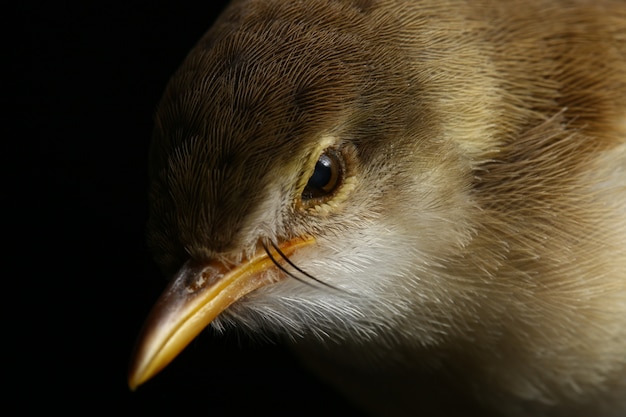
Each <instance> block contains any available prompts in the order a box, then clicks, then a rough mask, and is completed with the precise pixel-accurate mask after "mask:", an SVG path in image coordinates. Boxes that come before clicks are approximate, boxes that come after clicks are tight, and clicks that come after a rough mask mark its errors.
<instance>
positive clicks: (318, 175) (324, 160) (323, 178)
mask: <svg viewBox="0 0 626 417" xmlns="http://www.w3.org/2000/svg"><path fill="white" fill-rule="evenodd" d="M332 163H333V161H332V160H331V159H330V158H329V157H328V155H322V156H320V159H319V160H318V161H317V164H315V170H314V171H313V175H311V178H309V182H308V183H307V185H306V186H307V188H309V189H310V190H311V191H313V192H315V191H317V192H324V191H325V190H324V188H325V187H326V186H328V183H329V182H330V180H331V178H332V177H333V169H332Z"/></svg>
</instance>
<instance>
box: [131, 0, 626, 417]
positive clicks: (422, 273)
mask: <svg viewBox="0 0 626 417" xmlns="http://www.w3.org/2000/svg"><path fill="white" fill-rule="evenodd" d="M150 158H151V160H150V161H151V177H152V188H151V216H150V223H149V242H150V244H151V246H152V248H153V250H154V253H155V256H156V259H157V261H158V262H159V263H160V264H161V265H162V267H163V269H164V271H166V273H167V274H173V273H174V272H175V271H176V270H179V271H180V272H178V273H177V275H175V279H174V282H173V284H171V286H170V288H169V289H168V290H167V291H166V293H165V294H164V296H163V297H162V299H161V301H160V302H159V304H158V306H157V307H156V308H155V311H154V312H153V314H152V317H151V318H150V319H149V322H148V324H147V327H146V330H145V335H144V337H143V340H142V342H141V343H140V344H139V345H138V353H137V355H138V356H137V359H136V362H135V365H134V367H133V369H132V370H131V385H132V386H136V385H138V384H140V383H142V382H143V381H145V380H146V379H147V378H149V377H150V376H152V375H153V374H154V373H156V372H158V370H159V369H161V368H162V367H163V366H165V365H166V364H167V362H169V361H170V360H171V359H172V358H173V356H175V354H176V353H177V352H178V351H179V350H180V349H182V348H183V347H184V345H185V344H186V343H187V342H188V341H189V340H190V339H191V338H193V337H194V335H195V334H197V333H198V332H199V331H201V329H202V328H203V327H204V326H206V325H208V324H209V322H212V325H213V326H215V327H216V328H218V329H226V328H227V327H229V326H236V327H239V328H243V329H246V330H247V331H249V332H250V333H251V334H255V333H257V334H258V333H262V334H264V335H265V334H273V335H277V336H278V337H284V339H285V340H286V341H287V342H288V343H291V344H292V345H293V346H294V349H295V350H296V351H297V352H298V353H299V354H300V355H301V356H302V358H303V360H304V361H305V362H306V363H308V364H309V365H310V366H311V367H312V369H314V370H315V371H317V372H319V373H320V374H321V375H323V376H324V377H325V378H326V379H327V380H328V381H329V382H330V383H332V384H334V385H336V386H337V387H338V388H339V389H340V390H342V391H343V392H345V393H346V395H348V396H349V397H350V398H352V399H353V400H354V401H355V402H356V403H358V404H360V405H361V406H362V407H363V408H365V409H367V410H369V411H371V412H372V413H374V414H376V413H378V414H379V415H383V416H392V415H408V416H415V415H421V414H420V413H424V414H423V415H428V416H435V415H442V416H448V415H449V416H453V415H454V416H456V415H459V416H461V415H462V416H465V415H470V414H471V413H476V415H480V416H489V415H494V416H520V417H521V416H568V417H569V416H603V417H609V416H610V417H619V416H624V415H626V2H623V1H591V0H590V1H582V0H580V1H576V0H571V1H566V0H558V1H541V0H532V1H526V2H518V1H495V0H492V1H471V2H469V1H467V2H466V1H434V0H424V1H409V0H406V1H384V0H381V1H376V0H353V1H347V0H346V1H339V0H336V1H330V0H329V1H321V0H309V1H281V0H240V1H234V2H233V3H232V4H231V6H230V7H229V8H227V9H226V11H225V12H224V13H223V14H222V16H221V17H220V18H219V19H218V21H217V22H216V23H215V25H214V26H213V27H212V28H211V30H210V31H209V32H208V33H207V34H206V35H205V37H204V38H203V39H202V40H201V41H200V42H199V43H198V45H197V46H196V47H195V48H194V49H193V50H192V52H191V53H190V54H189V56H188V57H187V59H186V60H185V62H184V63H183V65H182V67H181V68H180V69H179V70H178V72H177V73H176V74H175V75H174V76H173V78H172V80H171V81H170V84H169V86H168V87H167V90H166V92H165V94H164V97H163V99H162V102H161V104H160V107H159V110H158V114H157V118H156V128H155V132H154V140H153V146H152V149H151V152H150ZM273 246H275V248H273ZM279 250H282V252H284V256H283V255H281V254H280V253H279ZM286 258H289V260H290V261H291V262H293V264H289V263H288V261H287V259H286ZM279 265H280V266H279ZM181 268H182V269H181ZM190 306H191V307H190ZM172 323H173V324H172ZM181 329H182V330H181ZM168 343H171V345H172V346H173V347H171V348H170V347H168ZM164 352H165V353H164Z"/></svg>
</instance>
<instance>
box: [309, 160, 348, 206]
mask: <svg viewBox="0 0 626 417" xmlns="http://www.w3.org/2000/svg"><path fill="white" fill-rule="evenodd" d="M343 176H344V162H343V158H342V156H341V155H340V154H339V153H338V152H337V151H335V150H333V149H327V150H325V151H324V152H323V153H322V154H321V155H320V157H319V159H318V160H317V163H316V164H315V169H314V170H313V174H311V177H310V178H309V180H308V182H307V184H306V186H305V187H304V191H303V192H302V200H303V201H307V200H325V199H328V198H330V197H332V195H333V194H334V193H335V192H336V191H337V189H338V188H339V186H340V185H341V183H342V182H343Z"/></svg>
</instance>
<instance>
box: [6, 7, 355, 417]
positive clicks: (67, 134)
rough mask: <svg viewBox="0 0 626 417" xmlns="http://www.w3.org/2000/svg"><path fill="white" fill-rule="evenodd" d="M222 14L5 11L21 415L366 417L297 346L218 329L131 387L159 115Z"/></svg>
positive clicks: (11, 297) (11, 269)
mask: <svg viewBox="0 0 626 417" xmlns="http://www.w3.org/2000/svg"><path fill="white" fill-rule="evenodd" d="M224 4H225V2H224V1H209V0H205V1H203V2H185V1H170V2H162V3H158V2H147V1H145V2H130V1H109V2H102V3H98V4H95V3H94V4H92V3H91V2H89V3H88V2H62V1H57V2H30V3H26V2H23V3H22V4H21V5H20V6H12V7H14V8H15V9H14V10H12V11H14V12H15V13H7V15H5V17H8V19H7V22H6V23H5V29H6V28H8V27H11V26H14V29H11V30H10V32H9V33H7V34H5V37H4V41H5V42H4V44H5V47H4V48H3V51H4V53H3V55H4V64H3V65H4V70H5V71H8V72H7V73H6V75H5V80H6V81H7V82H6V84H5V86H4V87H5V93H4V94H3V95H2V97H3V102H4V104H3V107H4V108H5V111H4V114H5V117H6V119H5V121H4V123H3V130H5V129H6V131H5V132H4V134H3V136H4V137H3V140H2V143H3V151H2V158H3V161H4V162H3V168H4V170H5V171H6V172H5V175H4V185H3V188H4V196H5V199H4V201H5V202H4V204H3V205H4V215H3V223H4V227H3V229H4V232H5V233H4V238H5V245H4V248H5V249H3V258H4V266H5V268H4V271H5V272H4V277H3V278H4V283H5V286H4V291H3V295H4V297H3V298H4V302H3V306H4V308H3V310H4V311H3V316H4V317H5V320H4V323H5V328H6V337H5V338H4V339H5V347H9V350H8V353H6V355H7V356H6V357H5V360H6V363H5V370H6V372H4V373H3V375H4V376H3V379H5V380H6V381H5V382H8V383H9V385H10V386H11V388H12V389H11V390H9V391H8V392H5V396H6V398H8V399H9V400H14V401H15V402H16V403H17V404H18V405H19V407H20V409H21V410H29V409H31V408H32V409H33V410H39V411H41V410H42V409H43V410H48V411H49V410H54V409H60V410H64V411H70V410H72V409H76V410H80V411H82V412H84V414H85V415H91V414H93V413H94V410H98V412H105V413H115V415H125V414H130V413H131V412H132V413H133V414H134V415H150V414H158V415H162V414H163V415H165V414H170V415H191V414H194V413H198V414H199V415H206V416H212V415H221V416H243V415H251V414H255V415H310V416H314V415H315V416H317V415H331V416H332V415H341V416H346V415H357V413H356V412H355V411H354V410H353V409H351V407H350V406H349V405H348V404H347V403H346V402H345V401H344V400H342V399H341V398H340V397H339V396H338V395H337V394H336V393H335V392H334V391H332V390H331V389H330V388H328V387H326V386H325V385H324V384H322V383H321V382H320V381H319V380H317V379H316V378H315V377H313V376H311V375H310V374H309V373H307V372H306V371H305V370H304V369H303V368H302V367H301V366H300V365H299V364H298V362H297V361H296V359H294V357H293V356H292V355H291V354H290V353H289V351H288V350H286V349H284V348H282V347H280V346H272V345H267V344H259V343H250V342H247V341H246V340H239V339H238V338H237V337H234V336H231V337H216V335H212V334H209V333H208V332H207V333H204V334H203V335H201V336H200V337H199V338H198V339H197V340H196V341H195V342H193V343H192V344H191V346H189V347H188V348H187V350H186V351H185V352H184V353H183V354H182V355H181V356H180V357H179V358H178V359H177V360H176V361H174V363H172V364H171V365H170V366H169V367H168V368H167V369H166V370H164V371H163V372H162V373H161V374H160V375H158V376H157V377H156V378H155V379H154V380H152V381H150V382H148V383H147V384H145V385H144V386H142V387H140V388H139V389H138V390H137V391H136V392H134V393H132V392H130V391H129V389H128V388H127V385H126V372H127V366H128V362H129V359H130V354H131V351H132V347H133V344H134V340H135V337H136V336H137V333H138V332H139V329H140V327H141V324H142V322H143V319H144V318H145V316H146V314H147V313H148V311H149V309H150V307H151V305H152V303H153V302H154V301H155V300H156V298H157V297H158V295H159V293H160V292H161V290H162V289H163V288H164V286H165V280H164V278H163V277H162V276H161V275H160V274H159V272H158V270H157V269H156V267H155V266H154V264H153V263H152V261H151V258H150V255H149V253H148V252H147V249H146V247H145V243H144V224H145V221H146V213H147V196H146V194H147V191H146V190H147V149H148V146H149V141H150V135H151V130H152V117H153V114H154V110H155V108H156V105H157V103H158V100H159V97H160V95H161V93H162V91H163V89H164V87H165V84H166V82H167V80H168V78H169V77H170V75H171V74H172V73H173V72H174V70H175V69H176V68H177V66H178V65H179V64H180V62H181V61H182V60H183V58H184V56H185V55H186V53H187V52H188V51H189V49H190V48H191V47H192V46H193V45H194V43H195V42H196V41H197V40H198V39H199V37H200V36H201V35H202V34H203V33H204V32H205V31H206V30H207V29H208V28H209V26H210V24H211V22H212V21H213V20H214V19H215V18H216V16H217V14H218V13H219V11H220V10H221V8H222V7H223V5H224ZM11 20H13V22H11ZM7 128H8V129H7ZM5 352H6V351H5ZM5 385H6V384H5Z"/></svg>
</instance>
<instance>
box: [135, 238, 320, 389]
mask: <svg viewBox="0 0 626 417" xmlns="http://www.w3.org/2000/svg"><path fill="white" fill-rule="evenodd" d="M314 242H315V240H314V239H313V238H296V239H292V240H289V241H286V242H284V243H281V244H280V245H279V249H280V251H281V252H282V253H283V254H285V255H286V256H290V255H292V254H293V253H294V252H295V251H297V250H298V249H300V248H302V247H305V246H309V245H311V244H313V243H314ZM274 258H275V259H278V260H280V259H281V258H280V257H279V256H278V254H276V256H274ZM272 269H275V270H277V269H278V268H277V267H276V265H275V263H274V261H272V259H271V258H270V257H269V256H268V254H267V253H266V252H265V251H260V252H258V253H257V254H256V255H255V256H254V257H253V258H251V259H247V260H245V261H243V262H242V263H241V264H240V265H238V266H236V267H234V268H232V269H229V268H227V267H226V266H224V265H223V264H222V263H219V262H206V263H202V264H200V263H197V262H194V261H188V262H187V263H185V265H183V267H182V268H181V270H180V271H178V273H177V274H176V276H175V277H174V279H173V280H172V281H171V282H170V284H169V286H168V287H167V289H166V290H165V292H164V293H163V294H162V295H161V297H160V298H159V300H158V301H157V303H156V305H155V306H154V307H153V309H152V311H151V312H150V315H149V316H148V319H147V320H146V323H145V324H144V327H143V330H142V333H141V335H140V337H139V340H138V343H137V345H136V347H135V353H134V357H133V360H132V362H131V367H130V372H129V376H128V385H129V386H130V388H131V389H132V390H134V389H135V388H137V387H138V386H139V385H141V384H143V383H144V382H146V381H147V380H148V379H150V378H152V377H153V376H154V375H156V374H157V373H158V372H159V371H161V370H162V369H163V368H165V367H166V366H167V365H168V364H169V363H170V362H171V361H172V360H173V359H174V358H175V357H176V356H177V355H178V354H179V353H180V352H181V351H182V350H183V349H184V348H185V347H186V346H187V345H188V344H189V343H190V342H191V341H192V340H193V339H194V338H195V337H196V336H197V335H198V334H199V333H200V332H201V331H202V330H203V329H204V328H205V327H206V326H208V325H209V323H211V321H213V319H215V317H217V316H218V315H219V314H220V313H221V312H222V311H224V310H225V309H226V308H228V306H230V305H231V304H232V303H234V302H235V301H237V300H239V299H240V298H242V297H243V296H245V295H246V294H249V293H250V292H252V291H254V290H256V289H257V288H260V287H263V286H265V285H269V284H272V283H273V282H275V281H272V280H271V279H270V278H269V277H268V274H266V273H265V272H266V271H269V270H272ZM274 276H275V274H274ZM278 276H280V277H284V274H278Z"/></svg>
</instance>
